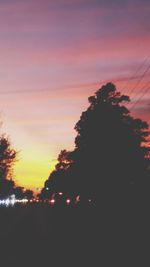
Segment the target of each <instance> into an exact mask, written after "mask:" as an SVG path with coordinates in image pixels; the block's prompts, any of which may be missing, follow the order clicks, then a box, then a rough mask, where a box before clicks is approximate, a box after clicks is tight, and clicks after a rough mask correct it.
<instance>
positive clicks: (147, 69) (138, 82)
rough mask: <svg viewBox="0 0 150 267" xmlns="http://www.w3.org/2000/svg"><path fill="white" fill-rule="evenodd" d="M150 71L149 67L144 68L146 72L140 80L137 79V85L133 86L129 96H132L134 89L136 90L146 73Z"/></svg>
mask: <svg viewBox="0 0 150 267" xmlns="http://www.w3.org/2000/svg"><path fill="white" fill-rule="evenodd" d="M149 69H150V65H149V66H148V67H147V68H146V70H145V71H144V73H143V74H142V75H141V77H140V79H138V81H137V83H136V84H135V86H134V87H133V88H132V90H131V92H130V95H132V94H133V92H134V91H135V89H136V88H137V86H138V85H139V84H140V82H141V81H142V80H143V79H144V77H145V75H146V73H147V72H148V71H149Z"/></svg>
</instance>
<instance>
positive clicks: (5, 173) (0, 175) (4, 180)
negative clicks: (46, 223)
mask: <svg viewBox="0 0 150 267" xmlns="http://www.w3.org/2000/svg"><path fill="white" fill-rule="evenodd" d="M16 155H17V152H16V151H15V150H14V149H13V148H11V143H10V141H9V139H8V138H7V137H6V136H4V135H2V136H0V197H5V196H9V195H10V194H12V193H13V190H14V186H15V183H14V181H13V180H12V171H13V165H14V162H15V161H16Z"/></svg>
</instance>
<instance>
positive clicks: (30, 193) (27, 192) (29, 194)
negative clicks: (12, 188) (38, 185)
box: [24, 189, 33, 200]
mask: <svg viewBox="0 0 150 267" xmlns="http://www.w3.org/2000/svg"><path fill="white" fill-rule="evenodd" d="M24 197H26V198H27V199H29V200H30V199H32V198H33V191H32V190H30V189H26V190H25V191H24Z"/></svg>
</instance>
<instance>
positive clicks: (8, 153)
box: [0, 134, 33, 199]
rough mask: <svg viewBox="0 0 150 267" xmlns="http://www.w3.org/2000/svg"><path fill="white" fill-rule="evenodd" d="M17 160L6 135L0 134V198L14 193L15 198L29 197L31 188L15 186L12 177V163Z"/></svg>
mask: <svg viewBox="0 0 150 267" xmlns="http://www.w3.org/2000/svg"><path fill="white" fill-rule="evenodd" d="M16 160H17V152H16V150H14V149H13V148H12V147H11V143H10V140H9V138H8V137H6V136H5V135H3V134H2V135H1V136H0V199H3V198H7V197H10V196H11V195H13V194H14V195H15V196H16V198H18V199H22V198H24V197H26V198H28V199H31V198H32V197H33V192H32V190H29V189H26V190H25V189H24V188H23V187H20V186H17V185H16V184H15V182H14V179H13V165H14V163H15V162H16Z"/></svg>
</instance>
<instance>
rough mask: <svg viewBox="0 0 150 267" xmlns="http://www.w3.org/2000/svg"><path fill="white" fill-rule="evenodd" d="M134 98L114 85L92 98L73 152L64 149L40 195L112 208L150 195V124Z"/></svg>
mask: <svg viewBox="0 0 150 267" xmlns="http://www.w3.org/2000/svg"><path fill="white" fill-rule="evenodd" d="M129 101H130V99H129V97H128V96H126V95H122V94H121V93H120V92H118V91H117V90H116V87H115V85H114V84H112V83H108V84H106V85H104V86H102V87H101V89H99V90H98V91H97V92H96V93H95V94H94V95H93V96H91V97H89V103H90V105H89V107H88V108H87V110H86V111H84V112H83V113H82V115H81V117H80V119H79V121H78V122H77V124H76V125H75V130H76V132H77V136H76V138H75V149H74V150H73V151H66V150H63V151H61V153H60V155H59V157H58V163H57V165H56V166H55V170H54V171H53V172H52V173H51V174H50V176H49V178H48V180H47V181H46V182H45V186H44V188H43V189H42V191H41V194H40V198H42V199H49V198H51V197H53V196H54V195H55V197H57V198H59V194H58V193H59V192H63V193H64V197H65V198H66V197H70V198H71V199H76V200H79V198H80V200H81V201H82V202H87V201H88V200H89V199H91V200H92V201H93V203H95V204H96V203H97V204H96V205H98V204H101V206H103V205H104V206H105V204H108V206H109V205H110V204H111V203H113V201H115V202H116V204H117V203H118V204H119V203H120V201H121V200H122V201H126V200H129V201H131V199H132V200H133V199H134V200H136V201H137V200H138V201H141V200H143V198H144V199H146V198H147V199H148V198H149V188H150V183H149V175H150V158H149V156H150V147H148V138H149V131H148V124H147V123H146V122H145V121H142V120H141V119H137V118H133V117H132V116H131V114H130V111H129V110H128V109H127V107H126V106H125V104H126V103H128V102H129Z"/></svg>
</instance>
